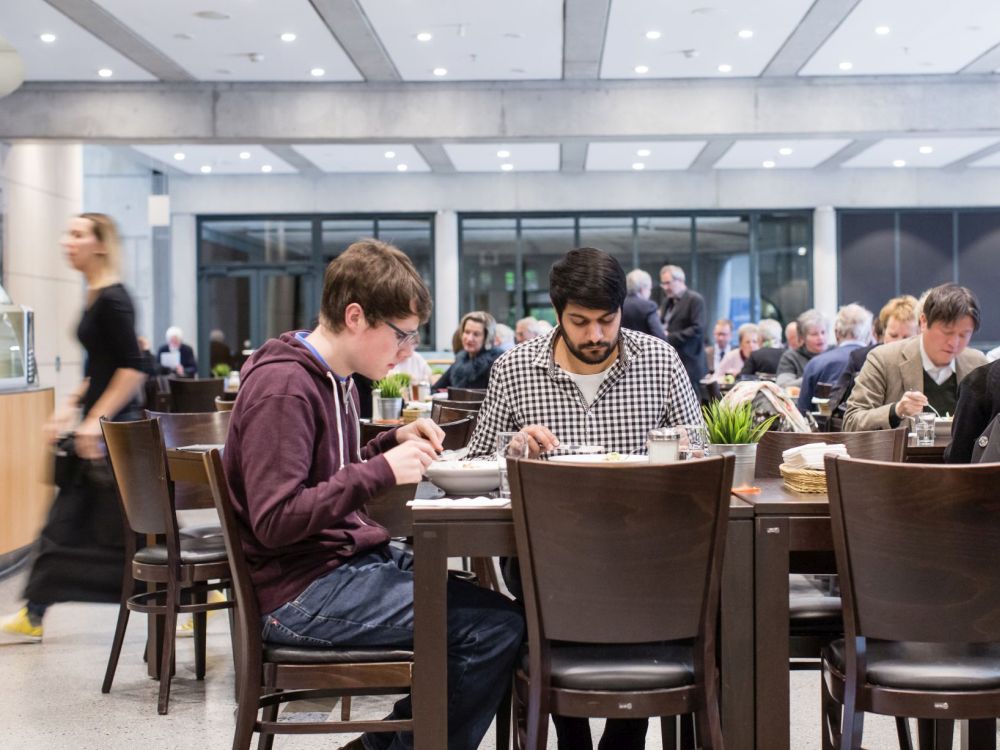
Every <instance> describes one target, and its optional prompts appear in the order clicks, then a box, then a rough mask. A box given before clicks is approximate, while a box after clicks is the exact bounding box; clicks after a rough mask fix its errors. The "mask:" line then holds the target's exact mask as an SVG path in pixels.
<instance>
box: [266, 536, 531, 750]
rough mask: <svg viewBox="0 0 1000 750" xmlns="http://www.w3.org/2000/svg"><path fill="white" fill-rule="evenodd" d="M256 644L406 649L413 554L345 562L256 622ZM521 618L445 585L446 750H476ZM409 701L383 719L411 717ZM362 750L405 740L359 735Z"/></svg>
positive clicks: (377, 554) (500, 604)
mask: <svg viewBox="0 0 1000 750" xmlns="http://www.w3.org/2000/svg"><path fill="white" fill-rule="evenodd" d="M262 619H263V636H264V640H266V641H269V642H272V643H283V644H287V645H291V646H315V647H323V646H403V647H412V646H413V556H412V555H411V554H410V553H408V552H404V551H402V550H398V549H395V548H393V547H389V546H385V547H382V548H380V549H379V550H376V551H372V552H369V553H367V554H364V555H361V556H359V557H355V558H351V559H350V560H348V561H347V562H346V563H344V564H343V565H341V566H340V567H339V568H337V569H336V570H334V571H332V572H331V573H328V574H327V575H325V576H323V577H322V578H318V579H316V580H315V581H313V582H312V583H311V584H310V585H309V586H308V587H307V588H306V590H305V591H303V592H302V593H301V594H299V596H297V597H296V598H295V599H294V600H292V601H290V602H288V603H287V604H284V605H282V606H281V607H278V609H276V610H274V611H273V612H271V613H269V614H267V615H264V616H263V618H262ZM523 638H524V619H523V617H522V616H521V613H520V611H519V610H518V608H517V607H516V606H514V604H513V603H511V602H510V601H508V600H507V599H506V598H505V597H503V596H501V595H500V594H497V593H494V592H492V591H487V590H486V589H483V588H480V587H479V586H475V585H473V584H470V583H467V582H465V581H456V580H451V579H449V581H448V750H476V748H478V747H479V743H480V742H481V741H482V739H483V736H484V735H485V734H486V730H487V729H489V726H490V722H491V721H492V720H493V716H494V715H495V714H496V711H497V707H498V706H499V705H500V700H501V699H502V698H503V695H504V692H505V691H506V689H507V687H508V686H509V685H510V682H511V674H512V670H513V668H514V662H515V659H516V658H517V653H518V650H519V649H520V646H521V641H522V640H523ZM411 715H412V714H411V708H410V697H409V696H406V697H405V698H403V699H402V700H400V701H398V702H397V703H396V705H395V706H394V707H393V710H392V713H391V714H390V715H389V718H409V717H410V716H411ZM363 742H364V745H365V747H366V748H368V750H409V748H412V747H413V735H412V734H411V733H409V732H401V733H398V734H385V733H382V734H366V735H365V736H364V738H363Z"/></svg>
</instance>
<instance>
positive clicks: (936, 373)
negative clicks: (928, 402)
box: [920, 334, 958, 385]
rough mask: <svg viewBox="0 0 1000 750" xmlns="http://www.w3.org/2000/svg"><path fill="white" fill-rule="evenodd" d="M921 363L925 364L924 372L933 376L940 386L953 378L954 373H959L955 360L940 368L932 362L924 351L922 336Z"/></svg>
mask: <svg viewBox="0 0 1000 750" xmlns="http://www.w3.org/2000/svg"><path fill="white" fill-rule="evenodd" d="M920 361H921V362H922V363H923V366H924V372H926V373H927V374H928V375H930V376H931V380H933V381H934V382H935V383H937V384H938V385H941V384H942V383H944V381H946V380H947V379H948V378H950V377H951V376H952V373H955V372H958V370H957V369H956V368H955V360H952V361H951V362H949V363H948V364H946V365H944V366H943V367H938V366H937V365H936V364H934V363H933V362H931V358H930V357H928V356H927V352H926V351H925V350H924V335H923V334H920Z"/></svg>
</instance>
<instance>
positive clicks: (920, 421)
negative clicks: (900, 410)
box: [913, 411, 937, 445]
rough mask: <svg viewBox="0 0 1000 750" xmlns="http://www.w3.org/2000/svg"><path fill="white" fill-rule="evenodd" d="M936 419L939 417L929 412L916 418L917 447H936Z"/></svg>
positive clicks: (914, 428) (914, 429) (923, 412)
mask: <svg viewBox="0 0 1000 750" xmlns="http://www.w3.org/2000/svg"><path fill="white" fill-rule="evenodd" d="M935 419H937V416H936V415H935V414H934V413H933V412H929V411H922V412H920V413H919V414H918V415H917V416H916V417H915V418H914V425H913V431H914V432H916V433H917V445H934V420H935Z"/></svg>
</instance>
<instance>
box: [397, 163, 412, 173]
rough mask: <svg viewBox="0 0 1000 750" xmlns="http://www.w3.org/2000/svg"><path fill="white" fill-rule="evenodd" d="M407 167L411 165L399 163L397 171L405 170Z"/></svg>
mask: <svg viewBox="0 0 1000 750" xmlns="http://www.w3.org/2000/svg"><path fill="white" fill-rule="evenodd" d="M407 169H409V167H408V166H406V165H405V164H397V165H396V171H397V172H405V171H406V170H407Z"/></svg>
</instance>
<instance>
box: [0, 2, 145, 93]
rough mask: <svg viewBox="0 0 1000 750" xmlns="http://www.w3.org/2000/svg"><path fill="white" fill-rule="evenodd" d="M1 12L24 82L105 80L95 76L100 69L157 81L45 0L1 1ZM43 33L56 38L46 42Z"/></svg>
mask: <svg viewBox="0 0 1000 750" xmlns="http://www.w3.org/2000/svg"><path fill="white" fill-rule="evenodd" d="M2 13H3V20H2V22H0V33H2V34H3V36H4V38H5V39H6V40H7V41H8V42H9V43H10V45H11V46H12V47H13V48H14V49H16V50H17V52H18V54H19V55H20V57H21V62H22V63H23V64H24V80H26V81H97V80H104V79H100V78H99V77H98V75H97V71H98V70H100V69H102V68H108V69H110V70H113V71H114V76H113V77H112V78H111V79H110V80H112V81H154V80H156V78H155V77H154V76H153V75H151V74H150V73H148V72H147V71H145V70H143V69H142V68H140V67H139V66H138V65H136V64H135V63H134V62H132V61H131V60H129V59H128V58H126V57H123V56H122V55H120V54H119V53H118V52H116V51H115V50H113V49H112V48H111V47H109V46H108V45H107V44H105V43H104V42H102V41H101V40H100V39H98V38H97V37H95V36H94V35H92V34H91V33H90V32H89V31H86V30H84V29H83V28H81V27H80V26H77V25H76V24H75V23H73V22H72V21H70V20H69V19H68V18H67V17H66V16H64V15H63V14H62V13H60V12H58V11H57V10H55V9H54V8H53V7H52V6H51V5H49V4H48V3H47V2H45V0H18V1H17V2H9V3H4V4H3V11H2ZM42 33H49V34H55V36H56V40H55V41H54V42H51V43H49V44H45V43H44V42H42V41H41V39H39V35H40V34H42Z"/></svg>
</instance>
